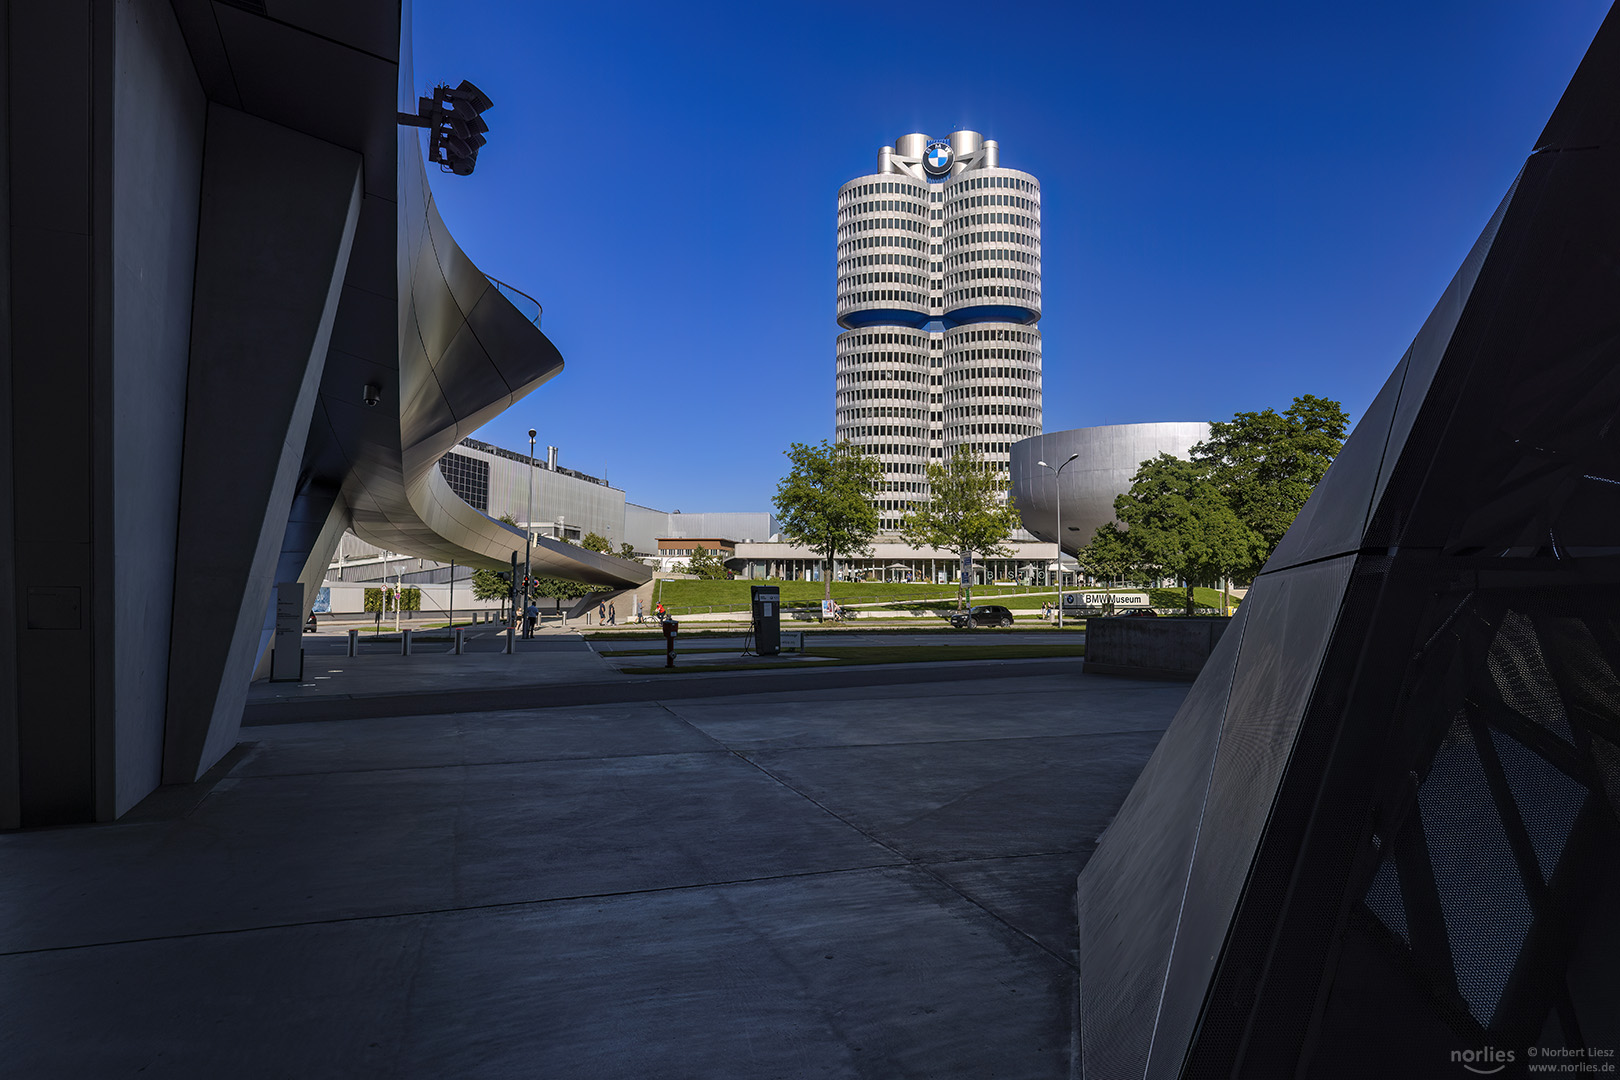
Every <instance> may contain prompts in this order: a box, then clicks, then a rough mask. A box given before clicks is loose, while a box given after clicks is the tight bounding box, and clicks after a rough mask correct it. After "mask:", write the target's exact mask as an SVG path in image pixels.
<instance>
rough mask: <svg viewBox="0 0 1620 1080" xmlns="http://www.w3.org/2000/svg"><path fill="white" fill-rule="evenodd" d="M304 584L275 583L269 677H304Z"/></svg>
mask: <svg viewBox="0 0 1620 1080" xmlns="http://www.w3.org/2000/svg"><path fill="white" fill-rule="evenodd" d="M304 616H305V613H304V585H303V582H300V581H282V582H279V583H277V585H276V630H275V636H274V638H273V639H272V641H273V644H272V645H271V649H272V652H271V654H270V681H271V682H297V681H298V680H299V679H302V678H303V677H304Z"/></svg>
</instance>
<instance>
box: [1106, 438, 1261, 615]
mask: <svg viewBox="0 0 1620 1080" xmlns="http://www.w3.org/2000/svg"><path fill="white" fill-rule="evenodd" d="M1114 514H1115V516H1116V517H1118V518H1119V520H1120V522H1121V523H1122V524H1124V525H1125V529H1126V531H1125V532H1124V533H1123V534H1122V539H1123V540H1124V542H1125V543H1126V544H1127V545H1128V546H1129V548H1130V550H1131V551H1132V552H1133V553H1134V555H1135V557H1136V560H1137V563H1138V565H1141V566H1152V567H1156V568H1157V569H1158V570H1159V571H1160V572H1161V573H1163V574H1167V575H1170V576H1172V577H1177V578H1180V579H1181V580H1182V582H1183V583H1185V585H1186V586H1187V614H1189V615H1191V614H1192V612H1193V587H1194V586H1195V585H1205V586H1214V585H1216V584H1217V583H1219V582H1222V581H1224V580H1226V579H1227V578H1229V577H1231V576H1232V575H1233V574H1234V573H1235V572H1236V571H1237V570H1238V569H1239V568H1242V567H1247V566H1250V565H1252V564H1253V561H1254V559H1255V558H1256V557H1257V556H1258V554H1259V552H1260V551H1261V550H1262V548H1263V545H1264V541H1263V540H1262V539H1261V537H1260V536H1259V535H1258V534H1257V533H1256V532H1255V531H1254V530H1253V529H1251V528H1250V527H1249V526H1248V525H1247V524H1245V523H1244V522H1243V521H1242V519H1240V518H1239V517H1238V515H1237V513H1236V512H1235V511H1234V510H1233V509H1232V507H1231V505H1230V504H1229V503H1228V502H1227V501H1226V498H1225V496H1224V495H1223V494H1222V493H1221V490H1220V488H1219V487H1217V486H1216V484H1215V483H1214V481H1212V480H1210V479H1209V477H1208V476H1207V474H1206V472H1205V466H1204V465H1203V464H1202V463H1200V462H1197V461H1187V460H1184V459H1182V458H1178V457H1172V456H1171V455H1169V454H1160V455H1159V456H1158V457H1156V458H1154V459H1152V460H1151V461H1144V462H1142V465H1141V467H1140V468H1138V469H1137V470H1136V475H1135V476H1134V477H1133V478H1132V480H1131V489H1130V491H1128V492H1127V493H1125V494H1124V495H1121V496H1119V497H1118V498H1117V499H1115V500H1114Z"/></svg>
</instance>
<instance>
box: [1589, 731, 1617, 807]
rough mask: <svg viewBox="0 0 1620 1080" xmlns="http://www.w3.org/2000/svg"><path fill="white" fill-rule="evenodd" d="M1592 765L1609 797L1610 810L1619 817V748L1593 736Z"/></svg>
mask: <svg viewBox="0 0 1620 1080" xmlns="http://www.w3.org/2000/svg"><path fill="white" fill-rule="evenodd" d="M1592 763H1593V764H1594V765H1596V766H1597V770H1598V776H1600V777H1601V778H1602V779H1603V791H1604V794H1606V795H1608V797H1609V806H1610V808H1611V809H1613V810H1614V812H1615V815H1616V816H1617V817H1620V746H1615V745H1614V744H1613V743H1611V742H1609V741H1608V740H1607V739H1600V738H1598V737H1597V736H1595V735H1594V736H1593V737H1592Z"/></svg>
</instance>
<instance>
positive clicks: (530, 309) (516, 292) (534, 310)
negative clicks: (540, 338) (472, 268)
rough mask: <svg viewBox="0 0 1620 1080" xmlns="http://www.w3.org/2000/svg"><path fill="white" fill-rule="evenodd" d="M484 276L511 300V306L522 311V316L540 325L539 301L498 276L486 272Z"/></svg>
mask: <svg viewBox="0 0 1620 1080" xmlns="http://www.w3.org/2000/svg"><path fill="white" fill-rule="evenodd" d="M484 277H486V278H488V279H489V283H490V284H491V285H493V286H495V288H496V290H497V291H499V292H500V294H501V295H502V296H504V297H506V298H507V299H508V300H510V301H511V302H512V306H513V307H515V308H517V309H518V310H519V311H521V312H523V317H524V318H525V319H528V320H529V321H530V322H532V323H534V325H535V326H536V327H538V326H539V325H540V301H538V300H536V299H535V298H534V297H532V296H530V295H529V294H528V293H526V292H524V291H523V290H522V289H519V288H517V287H515V286H512V285H508V284H507V283H506V282H504V281H502V280H500V279H499V278H493V277H490V276H489V275H488V274H485V275H484Z"/></svg>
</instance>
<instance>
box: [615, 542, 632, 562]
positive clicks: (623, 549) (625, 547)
mask: <svg viewBox="0 0 1620 1080" xmlns="http://www.w3.org/2000/svg"><path fill="white" fill-rule="evenodd" d="M635 557H636V548H635V545H634V544H620V545H619V558H621V559H632V560H633V559H635Z"/></svg>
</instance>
